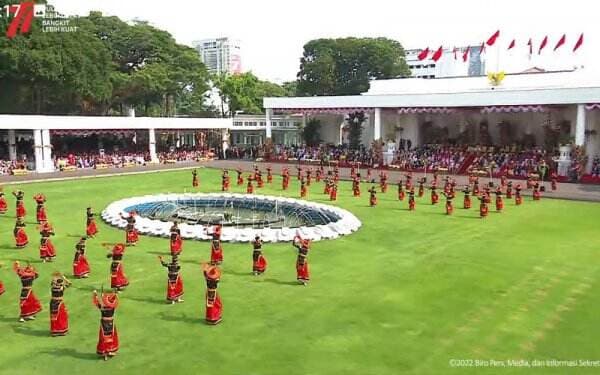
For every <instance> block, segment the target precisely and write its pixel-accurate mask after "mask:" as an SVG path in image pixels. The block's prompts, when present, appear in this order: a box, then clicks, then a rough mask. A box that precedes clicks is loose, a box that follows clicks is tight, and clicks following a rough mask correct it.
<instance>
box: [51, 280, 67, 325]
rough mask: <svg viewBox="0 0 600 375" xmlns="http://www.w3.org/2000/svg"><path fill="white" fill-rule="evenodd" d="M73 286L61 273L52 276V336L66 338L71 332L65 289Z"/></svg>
mask: <svg viewBox="0 0 600 375" xmlns="http://www.w3.org/2000/svg"><path fill="white" fill-rule="evenodd" d="M70 286H71V282H70V281H69V280H68V279H67V278H66V277H65V276H64V275H63V274H61V273H60V272H55V273H53V274H52V282H51V283H50V293H51V295H52V298H51V300H50V335H52V336H65V335H66V334H67V332H69V313H68V312H67V307H66V306H65V301H64V297H63V296H64V293H65V289H67V288H68V287H70Z"/></svg>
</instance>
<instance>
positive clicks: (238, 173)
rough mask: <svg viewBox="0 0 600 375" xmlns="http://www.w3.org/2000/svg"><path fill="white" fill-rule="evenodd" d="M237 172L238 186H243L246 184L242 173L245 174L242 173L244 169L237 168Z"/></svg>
mask: <svg viewBox="0 0 600 375" xmlns="http://www.w3.org/2000/svg"><path fill="white" fill-rule="evenodd" d="M235 172H236V173H237V185H238V186H241V185H243V184H244V177H243V176H242V173H244V172H243V171H242V168H237V169H236V170H235Z"/></svg>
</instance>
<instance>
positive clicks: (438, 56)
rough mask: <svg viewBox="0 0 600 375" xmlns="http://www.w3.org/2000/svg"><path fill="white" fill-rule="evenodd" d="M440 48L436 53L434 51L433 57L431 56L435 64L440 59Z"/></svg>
mask: <svg viewBox="0 0 600 375" xmlns="http://www.w3.org/2000/svg"><path fill="white" fill-rule="evenodd" d="M442 52H443V50H442V46H440V48H438V49H437V51H435V53H434V54H433V56H431V59H432V60H433V61H435V62H437V61H438V60H439V59H440V57H442Z"/></svg>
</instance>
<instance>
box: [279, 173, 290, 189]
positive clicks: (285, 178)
mask: <svg viewBox="0 0 600 375" xmlns="http://www.w3.org/2000/svg"><path fill="white" fill-rule="evenodd" d="M281 177H282V179H281V188H282V189H283V190H287V189H288V187H289V186H290V170H289V169H287V168H283V171H282V172H281Z"/></svg>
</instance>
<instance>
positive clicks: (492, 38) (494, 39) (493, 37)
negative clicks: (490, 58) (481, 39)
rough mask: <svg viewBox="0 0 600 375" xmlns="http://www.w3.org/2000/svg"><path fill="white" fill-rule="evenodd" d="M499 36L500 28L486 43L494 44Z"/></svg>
mask: <svg viewBox="0 0 600 375" xmlns="http://www.w3.org/2000/svg"><path fill="white" fill-rule="evenodd" d="M499 36H500V30H498V31H496V32H495V33H494V34H492V36H490V37H489V39H488V40H487V42H486V44H487V45H488V46H490V47H491V46H493V45H494V43H496V39H498V37H499Z"/></svg>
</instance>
